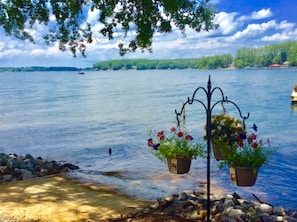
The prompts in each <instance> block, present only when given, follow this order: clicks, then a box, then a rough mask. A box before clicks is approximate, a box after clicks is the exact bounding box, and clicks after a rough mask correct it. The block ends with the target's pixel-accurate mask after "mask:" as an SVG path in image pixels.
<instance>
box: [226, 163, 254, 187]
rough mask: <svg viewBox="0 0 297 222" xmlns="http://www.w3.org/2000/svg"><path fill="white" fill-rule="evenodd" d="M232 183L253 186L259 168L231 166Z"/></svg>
mask: <svg viewBox="0 0 297 222" xmlns="http://www.w3.org/2000/svg"><path fill="white" fill-rule="evenodd" d="M229 171H230V179H231V183H233V184H235V185H237V186H244V187H251V186H253V185H255V183H256V180H257V176H258V168H257V169H253V168H252V167H236V166H234V167H229Z"/></svg>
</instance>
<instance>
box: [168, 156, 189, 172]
mask: <svg viewBox="0 0 297 222" xmlns="http://www.w3.org/2000/svg"><path fill="white" fill-rule="evenodd" d="M191 162H192V161H191V159H187V158H183V157H176V158H175V157H171V158H167V166H168V170H169V171H170V172H171V173H175V174H184V173H188V172H189V171H190V167H191Z"/></svg>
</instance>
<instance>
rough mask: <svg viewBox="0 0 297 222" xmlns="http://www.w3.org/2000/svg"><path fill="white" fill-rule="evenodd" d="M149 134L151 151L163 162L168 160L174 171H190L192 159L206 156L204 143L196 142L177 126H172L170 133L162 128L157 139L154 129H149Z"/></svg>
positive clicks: (180, 172)
mask: <svg viewBox="0 0 297 222" xmlns="http://www.w3.org/2000/svg"><path fill="white" fill-rule="evenodd" d="M149 136H150V138H149V139H148V142H147V144H148V146H149V147H150V151H151V152H152V153H153V154H154V155H155V156H156V157H157V158H159V159H160V160H161V161H162V162H167V165H168V169H169V171H170V172H172V173H176V174H183V173H188V172H189V170H190V166H191V160H192V159H196V158H197V157H201V158H205V157H206V149H205V145H204V144H202V143H198V142H194V141H193V140H194V139H193V137H192V136H191V135H190V134H188V133H187V132H185V131H181V130H178V129H177V128H175V127H172V128H171V130H170V133H169V135H167V133H165V131H163V130H162V131H158V133H157V134H156V138H155V139H153V135H152V131H149Z"/></svg>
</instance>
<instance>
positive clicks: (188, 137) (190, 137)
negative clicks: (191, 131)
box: [185, 135, 193, 140]
mask: <svg viewBox="0 0 297 222" xmlns="http://www.w3.org/2000/svg"><path fill="white" fill-rule="evenodd" d="M185 139H186V140H193V137H192V136H191V135H186V137H185Z"/></svg>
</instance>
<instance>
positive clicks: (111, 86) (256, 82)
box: [0, 69, 297, 209]
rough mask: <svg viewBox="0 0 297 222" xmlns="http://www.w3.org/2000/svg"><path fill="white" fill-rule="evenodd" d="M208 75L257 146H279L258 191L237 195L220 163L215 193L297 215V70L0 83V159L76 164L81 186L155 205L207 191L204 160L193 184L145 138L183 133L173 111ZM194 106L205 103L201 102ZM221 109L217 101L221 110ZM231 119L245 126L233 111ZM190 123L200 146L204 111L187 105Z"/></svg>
mask: <svg viewBox="0 0 297 222" xmlns="http://www.w3.org/2000/svg"><path fill="white" fill-rule="evenodd" d="M209 75H210V76H211V81H212V86H213V87H216V86H218V87H221V89H222V90H223V91H224V94H225V96H227V97H228V99H230V100H232V101H233V102H235V103H236V104H237V105H238V106H239V107H240V109H241V111H242V114H243V115H246V114H247V113H249V114H250V117H249V119H248V120H247V121H246V124H247V127H250V126H252V125H253V124H254V123H256V124H257V126H258V135H259V137H261V138H263V139H265V138H269V139H270V141H271V144H272V145H275V146H279V150H278V151H277V153H275V155H273V157H272V158H271V162H270V164H269V165H265V166H263V167H261V168H260V171H259V174H258V179H257V182H256V185H255V186H253V187H250V188H240V187H236V186H234V185H231V183H230V181H229V174H228V170H227V169H223V170H220V169H219V168H218V166H217V161H215V160H214V159H212V161H211V183H212V184H214V185H215V186H216V187H218V188H221V189H224V190H225V191H226V192H227V193H233V192H235V191H236V192H238V194H240V195H241V196H243V197H245V198H253V196H252V194H255V195H256V196H258V197H259V198H260V199H261V200H262V201H265V202H268V203H271V204H274V205H282V206H284V207H287V208H294V209H297V186H296V184H297V176H296V171H297V155H296V154H295V152H296V149H297V129H296V127H297V109H296V108H294V107H292V106H291V103H290V95H291V92H292V89H293V87H294V85H295V84H297V70H296V69H285V70H221V71H218V70H216V71H199V70H166V71H161V70H150V71H115V72H113V71H106V72H103V71H100V72H86V73H85V75H78V74H77V73H76V72H32V73H31V72H28V73H27V72H24V73H9V72H8V73H7V72H6V73H0V81H1V85H0V150H1V151H2V152H5V153H16V154H19V155H25V154H27V153H30V154H32V155H33V156H35V157H38V156H42V157H43V158H46V159H49V160H57V161H67V162H71V163H73V164H76V165H78V166H79V167H80V168H81V170H80V171H79V172H74V173H72V174H71V175H72V176H73V177H75V178H79V179H80V180H82V181H89V182H92V183H96V184H97V183H98V184H111V185H115V186H116V187H117V188H118V189H119V190H120V191H122V192H125V193H128V194H130V195H133V196H137V197H141V198H146V199H149V200H154V199H155V198H157V197H160V196H166V195H170V194H172V193H174V192H179V191H182V190H195V189H197V187H199V185H200V182H201V181H206V160H201V159H197V160H194V161H193V162H192V166H191V170H190V173H189V174H186V175H173V174H170V173H169V172H168V170H167V166H166V164H164V163H162V162H160V161H159V160H158V159H157V158H155V157H154V156H153V155H152V154H151V153H150V152H149V151H148V147H147V145H146V143H147V139H148V136H147V131H148V130H150V129H153V130H162V129H163V130H169V129H170V128H171V127H172V126H175V112H174V111H175V109H177V110H180V108H181V105H182V102H183V101H186V100H187V98H188V97H191V96H192V94H193V92H194V91H195V89H196V88H197V87H199V86H202V87H206V86H207V81H208V77H209ZM196 98H199V99H201V100H204V99H206V98H205V95H204V94H202V93H201V94H199V95H198V97H196ZM218 99H220V97H219V96H218V94H214V96H213V101H214V102H215V101H217V100H218ZM226 109H227V112H228V113H230V114H232V115H235V116H236V115H237V116H238V112H237V110H236V109H235V107H234V106H232V105H230V106H229V105H227V106H226ZM214 112H215V113H221V112H222V110H221V107H220V106H216V108H215V109H214ZM186 116H187V122H186V124H187V128H188V130H191V133H192V134H193V136H194V138H199V139H200V138H202V136H203V135H204V133H205V132H204V129H203V127H204V124H205V120H206V115H205V110H204V108H203V106H202V105H200V104H198V103H197V104H193V105H187V107H186ZM109 148H112V151H113V152H112V155H111V156H109V154H108V149H109ZM108 172H114V173H112V175H106V174H110V173H108Z"/></svg>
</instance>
